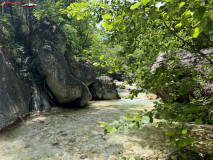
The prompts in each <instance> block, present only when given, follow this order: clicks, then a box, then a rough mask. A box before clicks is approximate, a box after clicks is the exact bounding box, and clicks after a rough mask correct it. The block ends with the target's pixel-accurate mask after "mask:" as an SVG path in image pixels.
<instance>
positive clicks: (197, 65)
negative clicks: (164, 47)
mask: <svg viewBox="0 0 213 160" xmlns="http://www.w3.org/2000/svg"><path fill="white" fill-rule="evenodd" d="M201 52H202V53H203V54H205V55H208V54H212V52H213V48H208V49H203V50H201ZM174 60H175V61H174ZM208 65H209V64H208V61H207V60H205V59H204V58H203V57H202V56H200V55H199V54H198V53H191V52H189V51H186V50H177V51H175V52H172V53H169V52H164V53H160V54H159V55H158V57H157V58H156V61H155V62H154V63H153V65H152V67H151V73H152V75H151V76H150V82H151V83H147V85H146V87H147V89H148V88H154V87H153V84H152V81H154V80H158V79H159V78H161V79H162V77H163V76H166V75H167V74H168V75H171V74H174V73H175V74H176V75H178V77H175V76H174V78H173V79H171V77H170V79H168V78H166V77H164V78H163V80H162V81H161V82H162V83H161V84H160V85H159V86H157V87H155V89H154V90H153V91H154V93H155V94H156V95H157V96H158V97H160V98H162V100H163V101H164V102H167V101H168V100H169V99H170V98H171V95H172V94H176V95H177V94H179V93H181V94H182V95H179V96H178V97H177V98H176V101H177V102H180V103H184V102H190V101H191V100H192V99H193V98H194V97H196V96H197V95H196V94H198V92H197V90H203V89H202V88H203V87H204V88H206V87H205V86H202V83H198V81H193V79H192V78H191V77H192V76H193V75H195V74H196V75H200V76H206V75H207V74H208V73H207V70H206V68H210V67H205V66H208ZM209 72H211V71H209ZM163 73H165V74H163ZM160 75H162V76H160ZM189 80H191V81H190V82H189ZM170 82H173V83H174V84H177V85H172V86H168V84H170ZM179 83H183V84H184V83H185V85H188V86H186V87H185V88H187V90H186V89H185V90H183V89H184V88H180V86H181V85H179ZM190 85H191V86H190ZM166 86H168V87H166ZM208 86H209V84H208ZM196 89H197V90H196ZM208 90H209V89H208ZM199 94H202V93H199Z"/></svg>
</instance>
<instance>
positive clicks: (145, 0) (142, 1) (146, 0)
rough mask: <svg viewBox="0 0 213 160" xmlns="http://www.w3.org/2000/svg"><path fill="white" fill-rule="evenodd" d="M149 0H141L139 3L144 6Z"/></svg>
mask: <svg viewBox="0 0 213 160" xmlns="http://www.w3.org/2000/svg"><path fill="white" fill-rule="evenodd" d="M149 1H150V0H141V3H142V4H143V5H144V6H145V5H146V4H147V3H148V2H149Z"/></svg>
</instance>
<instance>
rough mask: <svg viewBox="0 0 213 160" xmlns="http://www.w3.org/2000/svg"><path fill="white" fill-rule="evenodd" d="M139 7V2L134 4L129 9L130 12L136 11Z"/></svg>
mask: <svg viewBox="0 0 213 160" xmlns="http://www.w3.org/2000/svg"><path fill="white" fill-rule="evenodd" d="M140 5H141V3H140V2H136V3H135V4H134V5H132V6H131V7H130V9H131V10H134V9H137V8H138V7H139V6H140Z"/></svg>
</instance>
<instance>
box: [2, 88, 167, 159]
mask: <svg viewBox="0 0 213 160" xmlns="http://www.w3.org/2000/svg"><path fill="white" fill-rule="evenodd" d="M120 94H121V97H125V95H127V94H129V92H128V91H126V90H123V91H122V92H120ZM152 106H153V101H152V100H148V99H146V97H145V94H140V95H139V98H137V99H134V100H130V99H125V98H123V99H120V100H109V101H91V102H90V104H89V106H88V107H86V108H84V109H65V108H55V109H53V110H51V111H49V112H43V113H41V114H40V115H31V116H30V117H29V118H28V119H27V120H26V121H25V122H24V123H21V124H18V125H17V126H15V127H13V128H12V129H11V130H8V131H6V132H4V133H3V134H1V135H0V159H1V160H40V159H41V160H81V159H84V160H89V159H90V160H93V159H96V160H98V159H99V160H101V159H102V160H107V159H110V160H116V159H121V157H122V156H136V155H137V156H144V157H149V158H150V157H152V158H153V159H154V157H155V156H158V155H160V156H161V159H165V156H166V154H167V152H168V149H167V148H168V147H167V146H166V145H165V144H164V141H165V137H164V134H163V133H162V132H161V131H159V130H158V129H156V128H155V127H154V126H152V125H149V126H147V127H145V128H144V130H141V131H138V130H137V129H136V130H133V131H131V132H130V133H128V134H126V135H124V134H110V135H106V136H105V135H104V134H103V128H100V127H99V126H100V124H99V123H98V121H104V122H111V121H112V120H115V119H119V117H120V116H122V115H125V114H127V113H132V114H134V113H135V112H136V111H139V110H142V109H145V108H146V109H151V108H152ZM152 158H150V159H152Z"/></svg>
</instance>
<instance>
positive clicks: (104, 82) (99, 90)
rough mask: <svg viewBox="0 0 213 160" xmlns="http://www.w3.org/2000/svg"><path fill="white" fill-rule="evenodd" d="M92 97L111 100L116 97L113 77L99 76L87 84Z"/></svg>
mask: <svg viewBox="0 0 213 160" xmlns="http://www.w3.org/2000/svg"><path fill="white" fill-rule="evenodd" d="M89 89H90V92H91V94H92V98H93V99H95V100H99V99H102V100H112V99H118V98H119V95H118V92H117V90H116V86H115V84H114V83H113V79H112V78H110V77H108V76H101V77H99V78H97V79H96V81H95V82H94V83H92V84H91V85H90V86H89Z"/></svg>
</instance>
